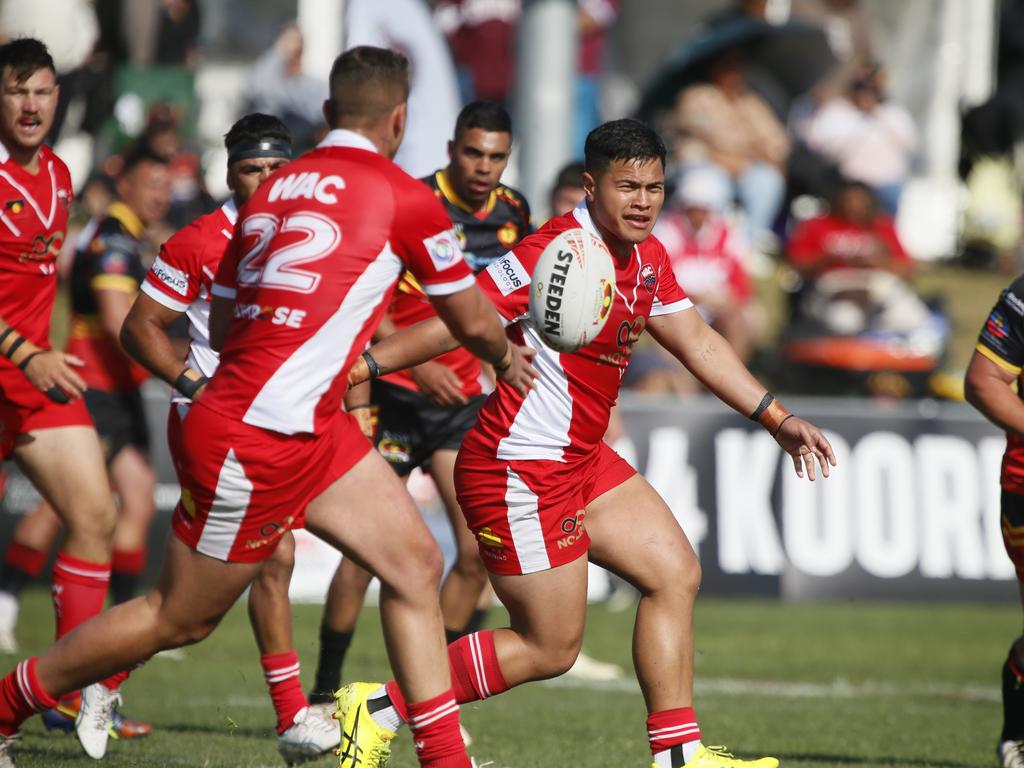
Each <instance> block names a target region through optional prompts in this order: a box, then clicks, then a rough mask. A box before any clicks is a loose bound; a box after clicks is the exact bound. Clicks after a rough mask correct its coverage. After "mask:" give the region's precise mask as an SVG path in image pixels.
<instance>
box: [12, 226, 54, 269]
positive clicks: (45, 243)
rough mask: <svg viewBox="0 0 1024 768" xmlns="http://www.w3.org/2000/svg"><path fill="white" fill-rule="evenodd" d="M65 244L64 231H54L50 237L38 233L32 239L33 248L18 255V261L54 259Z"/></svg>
mask: <svg viewBox="0 0 1024 768" xmlns="http://www.w3.org/2000/svg"><path fill="white" fill-rule="evenodd" d="M63 246H64V233H63V232H54V233H53V234H52V235H50V236H49V237H43V236H42V235H36V236H35V237H34V238H33V239H32V250H31V251H29V252H28V253H23V254H21V255H20V256H19V257H18V261H22V262H24V261H52V260H53V259H56V258H57V255H58V254H59V253H60V249H61V248H62V247H63Z"/></svg>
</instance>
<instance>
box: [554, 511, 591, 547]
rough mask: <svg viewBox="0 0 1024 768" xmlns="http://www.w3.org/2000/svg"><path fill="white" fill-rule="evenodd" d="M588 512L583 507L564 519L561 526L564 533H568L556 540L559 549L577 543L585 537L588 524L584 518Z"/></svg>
mask: <svg viewBox="0 0 1024 768" xmlns="http://www.w3.org/2000/svg"><path fill="white" fill-rule="evenodd" d="M586 514H587V513H586V512H585V511H584V510H582V509H581V510H579V511H578V512H577V513H576V514H575V515H573V516H572V517H567V518H565V519H564V520H562V523H561V525H560V526H559V527H560V528H561V529H562V533H566V534H568V535H567V536H563V537H562V538H560V539H559V540H558V541H557V542H555V544H556V546H557V547H558V548H559V549H566V548H568V547H571V546H572V545H573V544H575V543H576V542H577V541H579V540H580V539H582V538H583V534H585V533H586V529H587V526H586V524H585V523H584V522H583V518H584V517H585V516H586Z"/></svg>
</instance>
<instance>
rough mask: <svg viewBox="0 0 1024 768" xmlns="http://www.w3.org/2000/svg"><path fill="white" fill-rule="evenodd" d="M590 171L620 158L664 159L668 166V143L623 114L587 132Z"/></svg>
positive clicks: (587, 168) (646, 126)
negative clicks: (617, 118) (666, 148)
mask: <svg viewBox="0 0 1024 768" xmlns="http://www.w3.org/2000/svg"><path fill="white" fill-rule="evenodd" d="M583 155H584V158H585V160H584V162H585V167H586V170H587V173H591V174H592V173H597V172H599V171H603V170H605V169H606V168H607V167H608V166H609V165H611V164H612V163H613V162H614V161H616V160H641V161H642V160H654V159H658V160H660V161H661V166H662V168H664V167H665V155H666V150H665V143H664V142H663V141H662V140H661V138H660V137H659V136H658V134H657V133H655V132H654V130H653V129H652V128H651V127H650V126H648V125H645V124H644V123H641V122H640V121H639V120H633V119H632V118H628V117H627V118H623V119H622V120H612V121H610V122H607V123H604V124H602V125H599V126H597V128H595V129H594V130H592V131H591V132H590V133H588V134H587V142H586V144H585V145H584V148H583Z"/></svg>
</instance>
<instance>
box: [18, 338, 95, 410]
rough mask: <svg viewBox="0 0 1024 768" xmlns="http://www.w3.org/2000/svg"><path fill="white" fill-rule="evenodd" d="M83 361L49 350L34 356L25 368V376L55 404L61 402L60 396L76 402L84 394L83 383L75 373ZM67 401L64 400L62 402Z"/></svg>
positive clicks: (82, 364) (83, 363)
mask: <svg viewBox="0 0 1024 768" xmlns="http://www.w3.org/2000/svg"><path fill="white" fill-rule="evenodd" d="M84 365H85V361H84V360H82V359H81V358H78V357H75V356H74V355H68V354H65V353H64V352H61V351H59V350H56V349H49V350H46V351H45V352H40V353H39V354H38V355H34V356H33V357H32V359H31V360H29V361H28V365H26V366H25V376H26V377H27V378H28V380H29V381H30V382H31V383H32V386H33V387H35V388H36V389H38V390H39V391H40V392H45V393H46V395H47V396H48V397H49V398H50V399H51V400H55V401H56V402H62V401H61V399H60V395H62V394H63V395H66V398H70V399H72V400H77V399H78V398H80V397H81V396H82V394H83V393H84V392H85V382H84V381H82V377H81V376H79V375H78V374H77V373H76V372H75V370H74V369H75V368H81V367H82V366H84ZM66 401H67V400H66V399H65V400H64V402H66Z"/></svg>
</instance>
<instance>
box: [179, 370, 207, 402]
mask: <svg viewBox="0 0 1024 768" xmlns="http://www.w3.org/2000/svg"><path fill="white" fill-rule="evenodd" d="M208 381H209V379H208V378H206V377H205V376H200V377H199V378H198V379H190V378H189V377H188V376H187V375H186V371H182V372H181V375H179V376H178V378H176V379H175V380H174V388H175V389H176V390H178V391H179V392H181V394H183V395H184V396H185V397H187V398H188V399H189V400H194V399H195V396H196V392H198V391H199V390H200V389H202V387H203V385H204V384H205V383H206V382H208Z"/></svg>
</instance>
